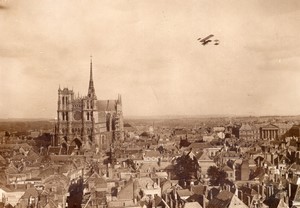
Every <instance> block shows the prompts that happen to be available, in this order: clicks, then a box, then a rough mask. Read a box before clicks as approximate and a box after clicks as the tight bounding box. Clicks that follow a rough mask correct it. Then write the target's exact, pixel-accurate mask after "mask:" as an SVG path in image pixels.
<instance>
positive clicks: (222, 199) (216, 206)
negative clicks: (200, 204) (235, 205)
mask: <svg viewBox="0 0 300 208" xmlns="http://www.w3.org/2000/svg"><path fill="white" fill-rule="evenodd" d="M232 197H233V193H231V192H229V191H226V190H225V191H221V192H220V193H219V194H218V195H217V196H216V197H215V198H213V199H212V200H210V202H209V204H208V206H207V207H208V208H225V207H228V205H229V204H230V201H231V199H232Z"/></svg>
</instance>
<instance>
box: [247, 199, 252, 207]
mask: <svg viewBox="0 0 300 208" xmlns="http://www.w3.org/2000/svg"><path fill="white" fill-rule="evenodd" d="M247 199H248V207H250V205H251V197H250V196H247Z"/></svg>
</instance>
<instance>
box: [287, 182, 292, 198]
mask: <svg viewBox="0 0 300 208" xmlns="http://www.w3.org/2000/svg"><path fill="white" fill-rule="evenodd" d="M291 195H292V184H291V183H289V191H288V196H289V197H291Z"/></svg>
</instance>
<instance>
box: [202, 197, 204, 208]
mask: <svg viewBox="0 0 300 208" xmlns="http://www.w3.org/2000/svg"><path fill="white" fill-rule="evenodd" d="M202 199H203V201H202V203H203V205H202V208H205V196H204V195H202Z"/></svg>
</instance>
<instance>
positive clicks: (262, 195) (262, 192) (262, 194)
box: [261, 184, 265, 199]
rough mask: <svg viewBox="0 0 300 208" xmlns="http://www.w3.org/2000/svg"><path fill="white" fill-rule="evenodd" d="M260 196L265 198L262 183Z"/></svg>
mask: <svg viewBox="0 0 300 208" xmlns="http://www.w3.org/2000/svg"><path fill="white" fill-rule="evenodd" d="M261 197H262V198H263V199H264V198H265V186H264V184H262V187H261Z"/></svg>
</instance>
